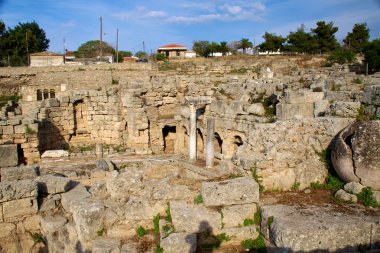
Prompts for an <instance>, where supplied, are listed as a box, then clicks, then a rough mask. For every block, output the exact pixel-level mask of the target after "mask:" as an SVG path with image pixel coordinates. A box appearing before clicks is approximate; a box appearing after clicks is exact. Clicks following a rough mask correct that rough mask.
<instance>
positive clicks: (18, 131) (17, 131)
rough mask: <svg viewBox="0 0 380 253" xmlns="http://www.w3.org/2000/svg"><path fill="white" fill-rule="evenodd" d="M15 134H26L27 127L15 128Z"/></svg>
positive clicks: (18, 126)
mask: <svg viewBox="0 0 380 253" xmlns="http://www.w3.org/2000/svg"><path fill="white" fill-rule="evenodd" d="M14 132H15V134H24V133H25V132H26V126H25V125H17V126H14Z"/></svg>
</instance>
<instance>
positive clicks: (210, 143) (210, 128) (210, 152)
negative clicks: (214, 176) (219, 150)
mask: <svg viewBox="0 0 380 253" xmlns="http://www.w3.org/2000/svg"><path fill="white" fill-rule="evenodd" d="M214 126H215V119H214V118H208V119H207V138H206V168H211V167H212V166H214V132H215V131H214Z"/></svg>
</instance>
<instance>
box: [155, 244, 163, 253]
mask: <svg viewBox="0 0 380 253" xmlns="http://www.w3.org/2000/svg"><path fill="white" fill-rule="evenodd" d="M156 253H164V249H163V248H161V245H160V244H157V245H156Z"/></svg>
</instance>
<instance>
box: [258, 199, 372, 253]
mask: <svg viewBox="0 0 380 253" xmlns="http://www.w3.org/2000/svg"><path fill="white" fill-rule="evenodd" d="M261 210H262V212H261V214H262V222H261V231H262V232H263V234H264V236H265V237H266V239H268V240H270V242H271V243H272V244H273V245H275V246H276V247H277V249H281V250H282V251H281V252H314V251H315V252H317V251H318V252H324V251H326V252H336V251H339V252H340V251H342V252H343V251H344V252H351V251H355V250H357V248H359V247H361V245H366V246H368V247H369V248H371V247H373V248H375V244H376V242H378V241H379V240H380V233H379V232H378V231H379V229H380V224H379V223H378V221H379V219H380V216H379V214H376V215H374V216H369V215H365V214H364V213H363V210H357V211H355V210H354V209H352V211H353V212H339V211H337V209H336V208H334V207H328V206H324V207H321V206H308V207H305V206H285V205H268V206H263V207H261ZM376 247H378V246H376Z"/></svg>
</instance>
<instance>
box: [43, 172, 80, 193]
mask: <svg viewBox="0 0 380 253" xmlns="http://www.w3.org/2000/svg"><path fill="white" fill-rule="evenodd" d="M36 182H37V183H38V192H41V193H47V194H56V193H63V192H67V191H69V190H70V189H71V188H72V187H73V182H72V181H71V180H70V179H69V178H67V177H62V176H56V175H43V176H39V177H38V178H36Z"/></svg>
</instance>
